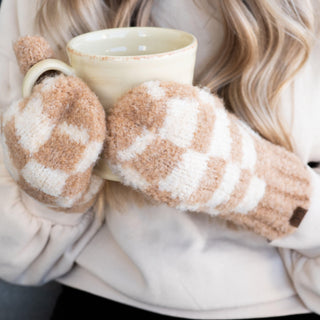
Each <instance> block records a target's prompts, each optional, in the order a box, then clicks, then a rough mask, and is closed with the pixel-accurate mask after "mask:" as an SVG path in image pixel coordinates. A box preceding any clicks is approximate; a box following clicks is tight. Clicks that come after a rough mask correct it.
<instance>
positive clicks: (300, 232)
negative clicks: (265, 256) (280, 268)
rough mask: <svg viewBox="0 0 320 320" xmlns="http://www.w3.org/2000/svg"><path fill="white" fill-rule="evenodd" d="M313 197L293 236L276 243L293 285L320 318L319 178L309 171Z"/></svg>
mask: <svg viewBox="0 0 320 320" xmlns="http://www.w3.org/2000/svg"><path fill="white" fill-rule="evenodd" d="M310 173H311V177H312V187H313V188H312V190H313V191H312V195H311V200H310V204H311V205H310V207H309V210H308V213H307V214H306V215H305V217H304V219H303V220H302V222H301V224H300V226H299V228H298V229H297V230H296V231H295V232H294V233H292V234H290V235H288V236H285V237H283V238H279V239H276V240H274V241H272V242H271V245H273V246H276V247H278V251H279V253H280V255H281V257H282V260H283V263H284V265H285V267H286V269H287V272H288V274H289V275H290V278H291V279H292V282H293V285H294V287H295V289H296V291H297V293H298V295H299V296H300V298H301V299H302V301H303V302H304V303H305V304H306V306H307V307H308V308H310V309H311V310H312V311H314V312H316V313H319V314H320V232H319V230H320V175H319V173H317V172H316V170H314V169H310Z"/></svg>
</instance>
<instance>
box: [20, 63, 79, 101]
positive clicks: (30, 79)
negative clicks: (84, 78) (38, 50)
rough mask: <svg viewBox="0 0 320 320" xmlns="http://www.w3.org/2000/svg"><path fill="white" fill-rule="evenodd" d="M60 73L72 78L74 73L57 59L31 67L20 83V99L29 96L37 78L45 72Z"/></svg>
mask: <svg viewBox="0 0 320 320" xmlns="http://www.w3.org/2000/svg"><path fill="white" fill-rule="evenodd" d="M49 70H55V71H61V72H62V73H64V74H65V75H67V76H74V75H75V71H74V69H72V68H71V67H70V66H68V65H67V64H66V63H64V62H62V61H60V60H57V59H45V60H42V61H40V62H38V63H36V64H35V65H34V66H32V67H31V68H30V69H29V70H28V72H27V73H26V75H25V77H24V79H23V83H22V97H23V98H26V97H28V96H29V95H30V94H31V91H32V88H33V86H34V85H35V83H36V81H37V80H38V79H39V77H40V76H41V75H42V74H43V73H44V72H46V71H49Z"/></svg>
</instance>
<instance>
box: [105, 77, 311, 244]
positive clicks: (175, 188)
mask: <svg viewBox="0 0 320 320" xmlns="http://www.w3.org/2000/svg"><path fill="white" fill-rule="evenodd" d="M107 130H108V137H107V139H108V144H107V145H108V148H107V149H106V150H105V152H104V156H105V158H106V159H108V163H109V166H110V167H111V168H112V170H113V171H114V172H115V173H116V174H117V175H119V176H120V177H121V178H122V180H123V182H124V183H125V184H127V185H129V186H131V187H134V188H136V189H138V190H140V191H142V192H143V193H145V194H146V195H148V196H150V197H151V198H153V199H154V200H157V201H159V202H164V203H166V204H168V205H169V206H172V207H176V208H178V209H181V210H190V211H198V212H206V213H209V214H210V215H219V216H221V217H223V218H225V219H228V220H232V221H233V222H236V223H237V224H240V225H243V226H245V227H247V228H249V229H251V230H254V231H255V232H257V233H259V234H261V235H263V236H266V237H267V238H269V239H274V238H277V237H279V236H283V235H284V234H287V233H290V232H292V231H294V230H295V227H297V225H293V223H292V217H293V216H295V218H296V215H295V212H297V208H298V209H299V210H298V211H299V212H300V213H301V212H305V211H306V209H307V208H308V205H309V194H310V177H309V173H308V171H307V169H306V168H305V166H304V165H303V164H302V163H301V161H300V160H299V159H298V158H297V157H296V156H295V155H294V154H292V153H290V152H287V151H286V150H285V149H283V148H281V147H279V146H275V145H273V144H271V143H269V142H268V141H266V140H264V139H262V138H261V137H260V136H259V135H258V134H256V133H255V132H254V131H253V130H251V129H250V128H249V127H248V126H247V125H245V124H244V123H243V122H241V121H239V120H238V119H237V118H236V117H235V116H234V115H232V114H230V113H228V112H227V111H226V109H225V108H224V106H223V103H222V101H221V100H220V99H219V98H217V97H216V96H213V95H211V94H210V93H209V92H208V91H207V90H205V89H199V88H196V87H193V86H189V85H181V84H177V83H170V82H159V81H151V82H147V83H144V84H142V85H140V86H139V87H137V88H135V89H133V90H131V91H130V92H129V93H128V94H126V95H125V96H124V97H123V98H122V99H121V100H120V101H119V102H118V104H117V105H116V106H115V107H114V109H113V110H112V113H111V114H110V116H109V117H108V120H107ZM301 219H302V217H301Z"/></svg>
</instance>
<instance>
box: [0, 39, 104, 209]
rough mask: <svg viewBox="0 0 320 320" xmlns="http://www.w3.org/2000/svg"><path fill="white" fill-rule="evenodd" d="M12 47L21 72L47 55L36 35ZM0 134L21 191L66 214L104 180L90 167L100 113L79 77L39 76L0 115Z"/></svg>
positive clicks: (99, 144)
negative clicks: (25, 93) (23, 95)
mask: <svg viewBox="0 0 320 320" xmlns="http://www.w3.org/2000/svg"><path fill="white" fill-rule="evenodd" d="M14 49H15V53H16V57H17V60H18V62H19V66H20V69H21V71H22V72H23V73H26V72H27V71H28V69H29V68H30V67H31V66H32V65H34V64H35V63H37V62H38V61H40V60H43V59H45V58H49V57H51V56H52V55H53V52H52V50H51V49H50V46H49V45H48V44H47V42H46V41H45V40H44V39H43V38H41V37H24V38H21V39H19V40H18V41H17V42H16V43H15V45H14ZM1 133H2V134H1V138H2V139H1V140H2V146H3V152H4V160H5V164H6V167H7V169H8V171H9V173H10V174H11V176H12V177H13V179H14V180H15V181H16V182H17V183H18V185H19V186H20V187H21V188H22V189H23V190H24V191H25V192H26V193H28V194H29V195H30V196H32V197H33V198H35V199H37V200H38V201H40V202H42V203H45V204H47V205H48V206H49V207H51V208H53V209H58V210H64V211H67V212H80V211H85V210H87V209H88V208H89V207H90V206H91V205H92V204H93V203H94V201H95V198H96V195H97V194H98V192H99V190H100V189H101V187H102V186H103V182H104V180H103V179H101V178H99V177H97V176H96V175H93V174H92V170H93V166H94V164H95V162H96V160H97V159H98V156H99V154H100V152H101V150H102V148H103V143H104V140H105V136H106V127H105V114H104V109H103V107H102V106H101V104H100V102H99V100H98V98H97V97H96V96H95V94H94V93H93V92H92V91H91V90H90V89H89V88H88V86H87V85H86V84H85V83H84V82H82V81H81V80H80V79H79V78H77V77H71V76H65V75H62V74H61V75H57V74H55V75H54V76H50V77H48V76H47V77H44V78H42V80H41V81H40V82H39V83H38V84H36V85H35V86H34V88H33V91H32V94H31V95H30V96H29V97H28V98H25V99H21V100H19V101H16V102H14V103H12V104H11V105H10V106H9V108H8V109H7V110H6V111H5V112H4V113H3V115H2V119H1Z"/></svg>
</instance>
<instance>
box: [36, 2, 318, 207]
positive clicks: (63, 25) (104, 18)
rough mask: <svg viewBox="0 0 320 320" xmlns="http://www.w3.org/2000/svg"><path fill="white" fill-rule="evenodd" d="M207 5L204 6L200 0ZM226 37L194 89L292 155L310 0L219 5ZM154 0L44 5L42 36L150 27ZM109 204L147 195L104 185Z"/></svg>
mask: <svg viewBox="0 0 320 320" xmlns="http://www.w3.org/2000/svg"><path fill="white" fill-rule="evenodd" d="M195 2H196V4H197V5H199V6H201V5H202V4H204V1H195ZM206 3H207V4H209V5H213V4H214V5H216V4H219V10H220V11H221V16H222V21H221V22H222V23H223V25H224V30H225V37H224V42H223V44H222V45H221V49H220V51H219V52H218V53H217V54H216V55H215V56H212V58H211V61H210V63H209V65H208V66H207V68H205V71H204V72H202V73H201V74H200V75H199V76H198V77H197V79H196V80H195V84H199V85H203V86H206V87H208V88H210V90H211V92H213V93H215V94H218V95H219V96H220V97H221V98H223V100H224V102H225V105H226V107H227V108H228V109H229V110H230V111H231V112H234V113H235V114H236V115H237V116H238V117H239V118H241V119H242V120H244V121H245V122H246V123H248V124H249V125H250V126H251V127H252V128H253V129H254V130H256V131H257V132H259V133H260V134H261V135H262V136H263V137H264V138H266V139H268V140H269V141H271V142H273V143H275V144H278V145H281V146H283V147H285V148H286V149H288V150H290V151H294V146H293V143H292V140H291V137H290V135H289V134H288V128H286V127H285V126H284V125H283V123H282V122H281V121H280V117H279V105H280V96H281V93H282V91H283V89H284V88H285V87H286V86H289V85H293V81H292V80H293V79H294V76H295V75H296V74H297V72H298V71H299V70H300V69H301V68H302V66H303V65H304V63H305V62H306V60H307V58H308V56H309V54H310V50H311V48H312V45H313V42H314V35H315V33H316V27H317V26H316V24H315V12H314V11H315V10H314V7H313V2H312V1H311V0H247V1H241V0H220V1H218V2H217V1H207V2H206ZM151 7H152V0H110V1H108V0H105V1H103V0H90V1H89V0H69V1H64V0H42V1H41V3H40V7H39V10H38V14H37V23H38V26H39V27H40V30H41V33H42V34H43V35H45V36H47V37H49V38H51V39H52V41H53V42H54V43H56V44H57V47H61V48H64V46H65V44H66V42H67V41H68V40H69V39H71V38H72V37H74V36H76V35H78V34H81V33H84V32H88V31H93V30H98V29H104V28H111V27H125V26H146V25H151V24H152V21H151V17H150V12H151ZM105 189H106V193H105V194H106V199H107V202H108V204H109V205H112V206H116V207H119V206H120V205H122V204H123V203H124V202H125V201H124V200H125V199H127V201H128V199H129V198H130V195H132V198H133V199H135V200H136V201H137V200H138V201H139V202H141V203H144V199H143V196H142V195H139V194H138V193H137V192H135V191H133V190H130V189H129V188H127V187H125V186H122V185H119V184H118V183H114V182H109V181H108V182H106V188H105Z"/></svg>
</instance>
